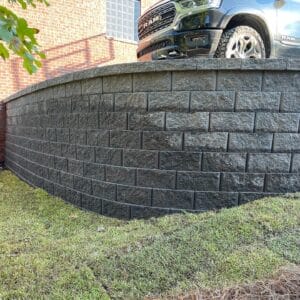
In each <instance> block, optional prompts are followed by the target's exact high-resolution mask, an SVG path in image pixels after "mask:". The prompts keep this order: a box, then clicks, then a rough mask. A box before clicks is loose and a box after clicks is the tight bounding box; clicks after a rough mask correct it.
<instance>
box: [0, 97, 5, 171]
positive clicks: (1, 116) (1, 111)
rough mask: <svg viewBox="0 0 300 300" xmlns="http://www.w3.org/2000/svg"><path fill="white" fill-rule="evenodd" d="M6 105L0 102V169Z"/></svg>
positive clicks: (2, 160) (2, 154)
mask: <svg viewBox="0 0 300 300" xmlns="http://www.w3.org/2000/svg"><path fill="white" fill-rule="evenodd" d="M5 129H6V105H5V103H1V102H0V169H1V168H2V167H3V165H4V152H5Z"/></svg>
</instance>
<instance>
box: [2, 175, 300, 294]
mask: <svg viewBox="0 0 300 300" xmlns="http://www.w3.org/2000/svg"><path fill="white" fill-rule="evenodd" d="M299 200H300V195H293V196H292V197H277V198H269V199H264V200H260V201H255V202H252V203H249V204H247V205H244V206H241V207H237V208H231V209H224V210H222V211H220V212H218V213H215V212H208V213H203V214H182V215H172V216H166V217H162V218H158V219H150V220H139V221H130V222H126V221H120V220H116V219H112V218H106V217H103V216H99V215H96V214H94V213H90V212H85V211H81V210H79V209H77V208H75V207H73V206H71V205H68V204H66V203H65V202H63V201H62V200H60V199H58V198H55V197H52V196H50V195H48V194H47V193H46V192H44V191H42V190H40V189H34V188H31V187H29V186H28V185H27V184H25V183H24V182H22V181H20V180H19V179H17V178H16V177H15V176H14V175H12V173H10V172H8V171H2V172H0V258H1V259H0V298H1V299H2V298H3V299H16V298H18V299H36V298H39V299H43V298H50V299H110V298H112V299H142V298H144V297H145V296H153V295H154V296H165V295H177V294H183V293H186V292H188V291H192V290H198V289H211V288H213V289H215V288H216V289H222V288H226V287H229V286H232V285H236V284H249V283H251V282H253V281H255V280H260V279H264V278H269V277H271V276H273V274H274V273H275V272H276V271H277V270H278V269H279V268H280V267H282V266H286V265H290V264H299V263H300V259H299V258H300V243H299V234H300V201H299Z"/></svg>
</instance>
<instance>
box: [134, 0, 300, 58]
mask: <svg viewBox="0 0 300 300" xmlns="http://www.w3.org/2000/svg"><path fill="white" fill-rule="evenodd" d="M138 35H139V44H138V49H137V58H138V60H140V61H146V60H159V59H171V58H187V57H195V56H205V57H224V58H279V57H298V58H300V0H161V1H159V2H157V3H156V4H155V5H154V6H152V7H150V8H149V9H148V10H147V11H146V12H145V13H144V14H143V15H142V16H141V17H140V18H139V23H138Z"/></svg>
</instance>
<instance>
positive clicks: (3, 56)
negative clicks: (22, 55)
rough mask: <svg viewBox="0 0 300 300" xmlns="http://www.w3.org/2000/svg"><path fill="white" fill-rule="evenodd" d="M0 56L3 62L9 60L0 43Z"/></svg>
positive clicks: (4, 48) (6, 51)
mask: <svg viewBox="0 0 300 300" xmlns="http://www.w3.org/2000/svg"><path fill="white" fill-rule="evenodd" d="M0 56H1V57H2V58H3V59H4V60H5V59H7V58H9V52H8V50H7V49H6V47H5V46H4V45H3V44H2V43H0Z"/></svg>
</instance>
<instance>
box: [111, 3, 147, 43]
mask: <svg viewBox="0 0 300 300" xmlns="http://www.w3.org/2000/svg"><path fill="white" fill-rule="evenodd" d="M140 15H141V1H140V0H106V35H107V36H108V37H111V38H114V39H115V40H121V41H127V42H131V43H137V41H138V30H137V27H138V18H139V16H140Z"/></svg>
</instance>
